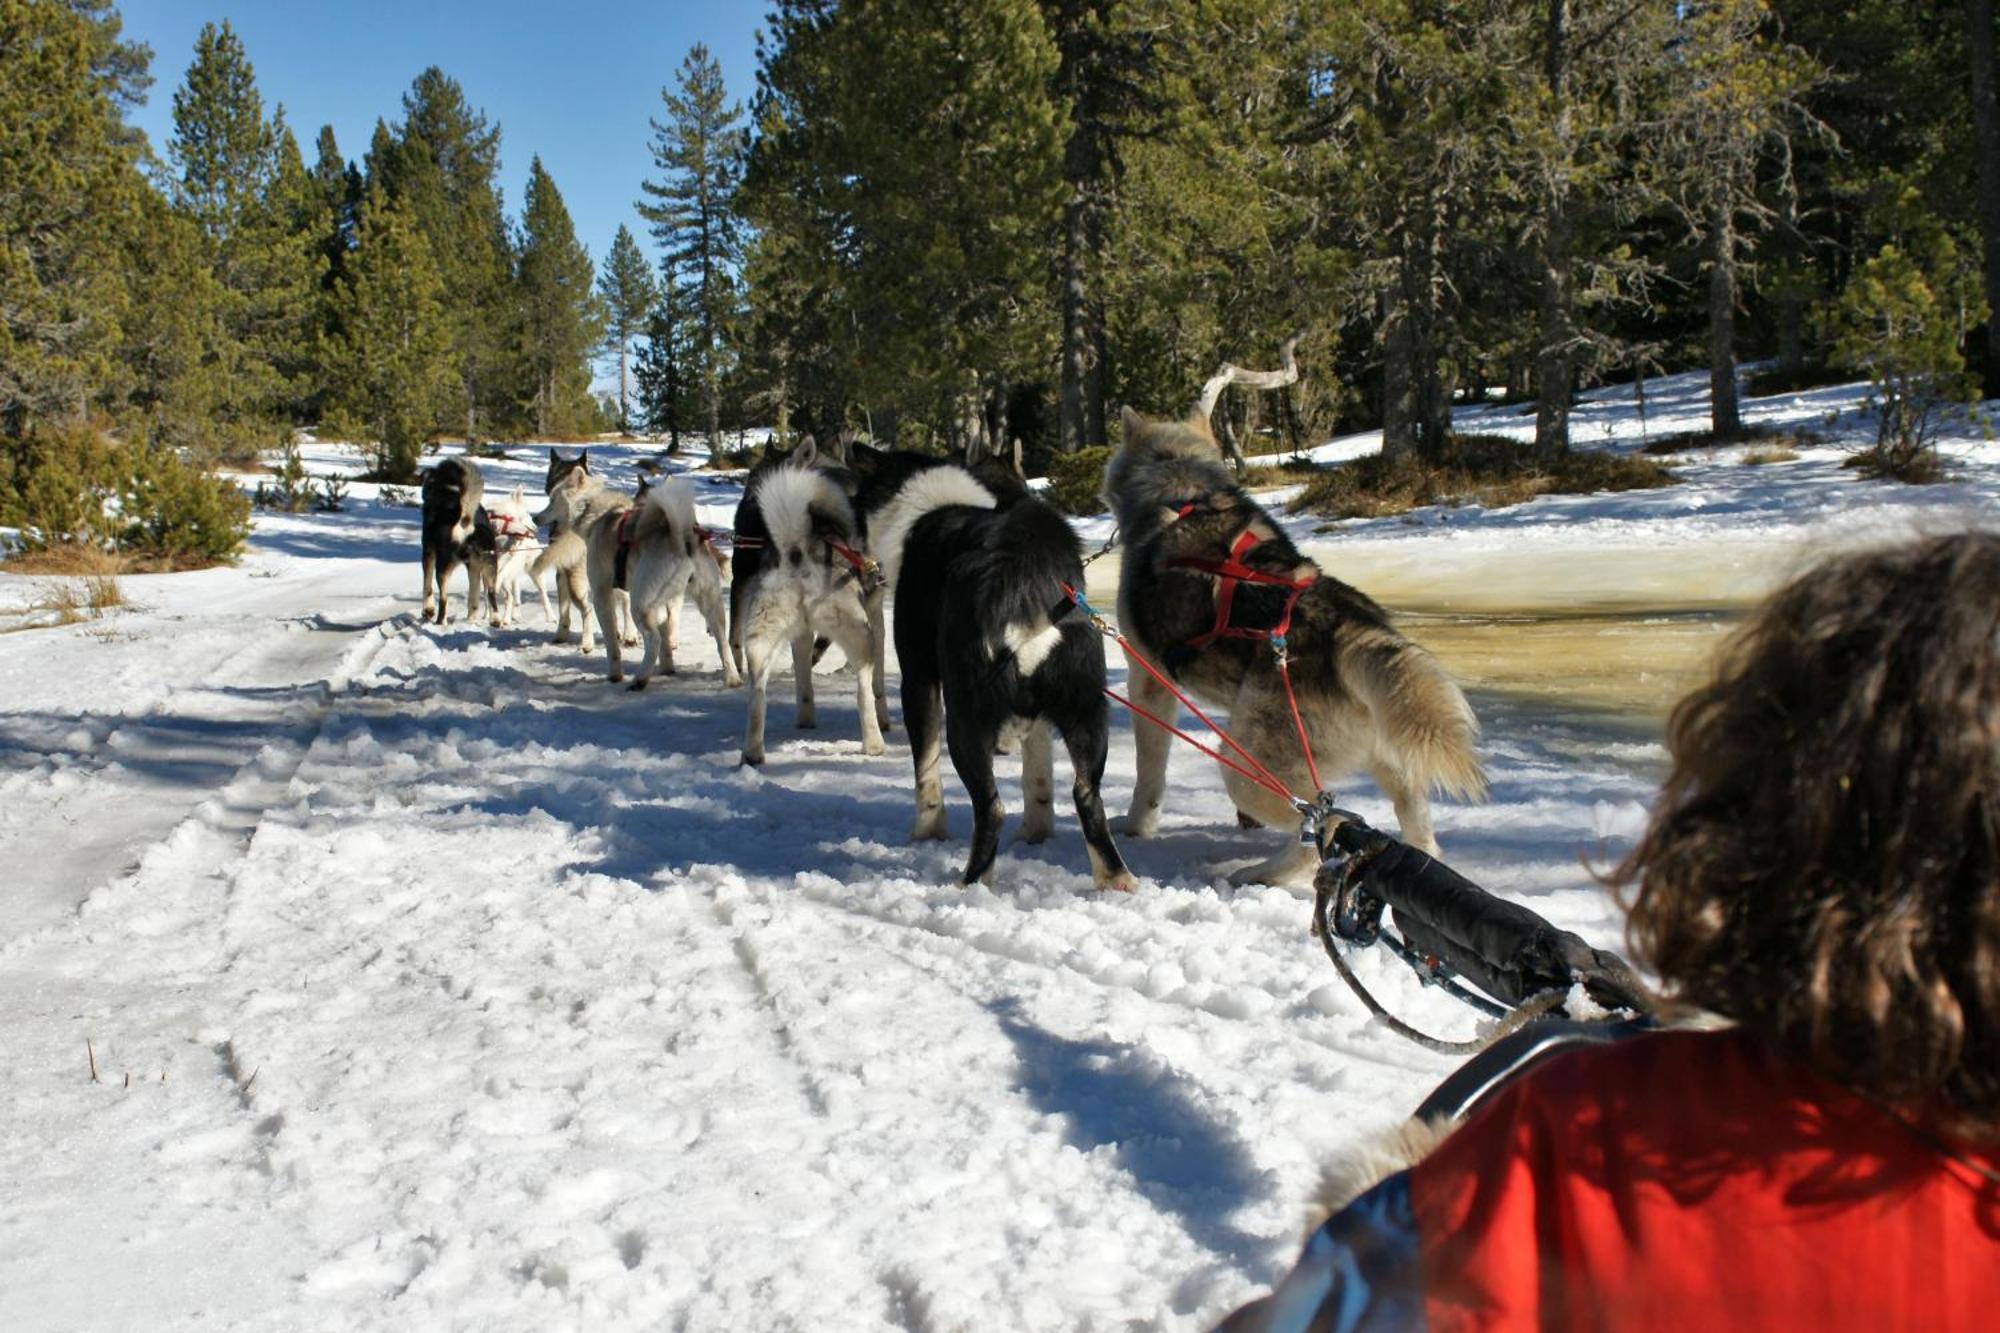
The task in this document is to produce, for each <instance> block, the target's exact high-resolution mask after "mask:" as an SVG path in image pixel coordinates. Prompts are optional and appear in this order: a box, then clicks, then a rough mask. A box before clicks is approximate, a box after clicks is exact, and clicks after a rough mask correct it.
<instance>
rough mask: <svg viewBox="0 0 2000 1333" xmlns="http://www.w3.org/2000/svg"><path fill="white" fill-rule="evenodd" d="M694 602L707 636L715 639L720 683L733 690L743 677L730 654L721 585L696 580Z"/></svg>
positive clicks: (741, 681) (728, 631)
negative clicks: (704, 622) (706, 625)
mask: <svg viewBox="0 0 2000 1333" xmlns="http://www.w3.org/2000/svg"><path fill="white" fill-rule="evenodd" d="M694 602H695V605H696V606H698V607H700V608H701V618H702V619H703V620H704V621H706V622H708V633H709V637H711V638H713V639H714V640H715V651H716V654H717V656H719V657H720V658H721V659H722V683H723V684H724V685H727V686H728V687H729V688H730V689H732V690H733V689H735V688H736V687H737V686H738V685H741V684H742V683H743V677H742V675H741V674H740V673H739V670H738V668H737V665H736V659H735V658H734V657H733V656H731V647H730V641H729V635H730V630H729V629H728V628H727V626H726V623H725V621H724V619H723V611H722V587H721V585H720V584H717V585H715V586H713V587H711V586H710V585H708V584H705V583H700V582H697V583H696V584H695V590H694Z"/></svg>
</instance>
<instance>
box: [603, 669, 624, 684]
mask: <svg viewBox="0 0 2000 1333" xmlns="http://www.w3.org/2000/svg"><path fill="white" fill-rule="evenodd" d="M604 678H605V679H606V680H608V681H610V682H611V683H612V684H613V685H617V684H619V683H620V682H622V681H623V680H624V679H625V673H624V672H622V671H613V672H610V673H609V674H607V675H606V676H605V677H604Z"/></svg>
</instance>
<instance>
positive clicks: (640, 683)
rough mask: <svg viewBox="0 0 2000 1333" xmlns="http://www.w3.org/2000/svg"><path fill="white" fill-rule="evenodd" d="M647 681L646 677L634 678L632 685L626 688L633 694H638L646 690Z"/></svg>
mask: <svg viewBox="0 0 2000 1333" xmlns="http://www.w3.org/2000/svg"><path fill="white" fill-rule="evenodd" d="M646 680H647V678H646V677H645V676H637V677H634V678H633V681H632V683H631V684H630V685H627V686H626V687H625V688H626V689H628V690H630V691H632V693H634V694H637V693H638V692H639V691H640V690H643V689H645V688H646Z"/></svg>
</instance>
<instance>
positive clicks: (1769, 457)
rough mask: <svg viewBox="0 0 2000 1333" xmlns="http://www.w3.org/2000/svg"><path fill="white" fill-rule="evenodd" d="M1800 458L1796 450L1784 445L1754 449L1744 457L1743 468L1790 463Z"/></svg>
mask: <svg viewBox="0 0 2000 1333" xmlns="http://www.w3.org/2000/svg"><path fill="white" fill-rule="evenodd" d="M1798 456H1799V454H1798V451H1797V450H1796V449H1787V448H1785V447H1784V446H1783V445H1779V446H1778V447H1776V448H1769V449H1752V450H1751V451H1750V452H1749V453H1747V454H1745V455H1743V466H1744V467H1763V466H1764V465H1765V464H1767V463H1789V462H1791V461H1793V460H1794V459H1796V458H1797V457H1798Z"/></svg>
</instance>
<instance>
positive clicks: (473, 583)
mask: <svg viewBox="0 0 2000 1333" xmlns="http://www.w3.org/2000/svg"><path fill="white" fill-rule="evenodd" d="M485 493H486V478H485V476H484V475H482V474H481V472H480V471H479V468H478V466H477V465H475V464H474V463H473V462H472V461H471V460H470V459H465V458H447V459H445V460H444V461H443V462H441V463H438V464H437V465H436V466H435V467H432V468H429V469H427V470H426V471H425V472H424V485H423V495H424V509H423V515H424V517H423V559H424V619H425V620H434V621H436V622H437V623H438V624H440V625H442V624H444V623H445V622H446V621H447V620H449V619H450V618H451V595H450V594H449V593H448V592H446V591H445V584H446V582H447V581H448V580H449V579H450V578H451V573H452V571H453V570H454V569H456V568H457V567H458V566H459V565H461V564H462V565H464V566H465V570H466V600H465V614H466V617H467V618H468V619H470V618H471V617H472V615H473V613H474V610H475V608H476V607H477V606H478V604H479V601H480V599H481V597H482V595H483V596H484V597H485V598H486V599H487V601H488V603H489V605H490V604H491V600H492V579H493V574H494V569H493V557H494V543H493V529H492V525H491V523H490V522H489V521H488V520H487V517H486V511H485V510H484V509H482V508H481V507H480V503H479V502H480V500H481V499H482V498H483V497H484V495H485Z"/></svg>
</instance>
